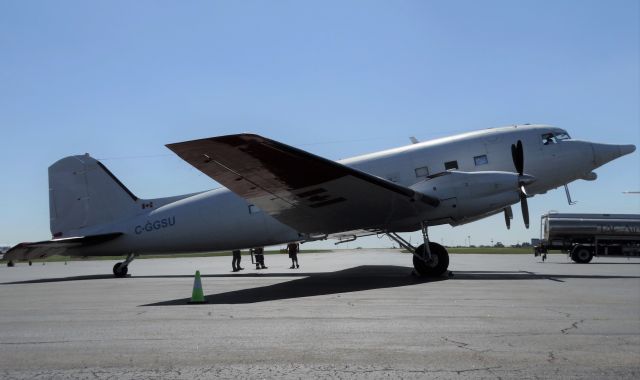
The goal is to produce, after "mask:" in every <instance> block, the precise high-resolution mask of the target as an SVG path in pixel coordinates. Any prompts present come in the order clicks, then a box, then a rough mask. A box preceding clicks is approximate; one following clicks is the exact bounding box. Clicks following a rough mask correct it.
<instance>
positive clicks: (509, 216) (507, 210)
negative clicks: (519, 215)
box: [504, 206, 513, 230]
mask: <svg viewBox="0 0 640 380" xmlns="http://www.w3.org/2000/svg"><path fill="white" fill-rule="evenodd" d="M511 219H513V211H511V206H508V207H505V208H504V222H505V224H506V225H507V229H508V230H509V229H511Z"/></svg>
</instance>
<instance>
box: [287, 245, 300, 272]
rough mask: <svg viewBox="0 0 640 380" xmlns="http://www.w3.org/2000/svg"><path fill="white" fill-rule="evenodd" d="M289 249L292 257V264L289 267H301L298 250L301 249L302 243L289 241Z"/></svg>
mask: <svg viewBox="0 0 640 380" xmlns="http://www.w3.org/2000/svg"><path fill="white" fill-rule="evenodd" d="M287 249H288V250H289V258H290V259H291V266H290V267H289V269H295V268H300V265H298V251H299V250H300V244H298V243H289V244H288V245H287Z"/></svg>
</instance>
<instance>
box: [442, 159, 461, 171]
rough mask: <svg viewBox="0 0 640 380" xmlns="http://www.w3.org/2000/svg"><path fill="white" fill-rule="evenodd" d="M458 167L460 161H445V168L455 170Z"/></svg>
mask: <svg viewBox="0 0 640 380" xmlns="http://www.w3.org/2000/svg"><path fill="white" fill-rule="evenodd" d="M457 168H458V161H447V162H445V163H444V170H454V169H457Z"/></svg>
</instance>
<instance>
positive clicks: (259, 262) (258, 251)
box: [253, 247, 267, 269]
mask: <svg viewBox="0 0 640 380" xmlns="http://www.w3.org/2000/svg"><path fill="white" fill-rule="evenodd" d="M253 252H254V255H255V257H256V269H267V267H266V266H265V265H264V248H263V247H258V248H254V249H253Z"/></svg>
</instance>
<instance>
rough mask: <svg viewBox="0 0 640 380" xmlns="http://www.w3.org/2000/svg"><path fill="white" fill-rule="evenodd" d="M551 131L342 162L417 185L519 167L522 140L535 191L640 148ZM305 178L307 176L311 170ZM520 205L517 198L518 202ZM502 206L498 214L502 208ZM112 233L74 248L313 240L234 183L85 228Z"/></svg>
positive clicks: (220, 246) (508, 132) (426, 145)
mask: <svg viewBox="0 0 640 380" xmlns="http://www.w3.org/2000/svg"><path fill="white" fill-rule="evenodd" d="M549 132H551V133H562V132H564V131H562V130H560V129H557V128H553V127H549V126H540V125H535V126H534V125H524V126H513V127H504V128H495V129H488V130H482V131H476V132H470V133H464V134H460V135H456V136H451V137H447V138H441V139H436V140H432V141H426V142H422V143H417V144H412V145H408V146H404V147H400V148H396V149H390V150H385V151H381V152H377V153H372V154H367V155H363V156H358V157H353V158H349V159H345V160H341V161H339V162H340V163H341V164H344V165H347V166H350V167H353V168H355V169H358V170H361V171H364V172H367V173H369V174H373V175H375V176H378V177H381V178H383V179H386V180H389V181H392V182H396V183H398V184H401V185H403V186H406V187H410V186H413V185H416V184H417V183H419V182H421V181H424V180H425V179H426V175H433V174H437V173H439V172H443V171H445V170H447V169H446V168H445V163H449V164H448V165H449V167H451V165H454V163H453V162H455V165H456V166H457V169H455V168H454V170H459V171H463V172H478V171H501V172H514V171H515V169H514V164H513V160H512V158H511V145H512V144H515V143H516V142H517V141H518V140H521V141H522V143H523V146H524V157H525V161H524V172H525V173H526V174H528V175H531V176H533V177H535V182H533V183H531V184H530V185H528V186H527V188H526V190H527V193H528V194H529V195H530V196H533V195H535V194H540V193H544V192H546V191H548V190H550V189H553V188H556V187H558V186H562V185H564V184H567V183H569V182H572V181H574V180H576V179H586V180H593V179H595V174H594V173H592V170H593V169H595V168H597V167H599V166H601V165H603V164H604V163H606V162H609V161H611V160H613V159H615V158H617V157H619V156H621V155H624V154H627V153H629V152H630V151H633V150H632V148H631V147H632V146H624V145H605V144H594V143H590V142H584V141H577V140H572V139H568V140H562V141H557V142H554V143H552V144H547V145H545V144H544V142H543V140H542V138H541V136H542V135H543V134H545V133H549ZM633 149H634V148H633ZM300 175H301V176H304V175H305V173H300ZM362 196H366V194H363V195H362ZM515 202H517V200H514V202H513V203H515ZM502 207H504V206H502ZM502 207H500V208H498V209H496V210H493V211H495V212H500V211H501V209H502ZM462 212H464V210H462ZM483 215H486V213H485V214H483ZM344 217H345V218H348V217H349V216H348V215H345V216H344ZM478 217H482V215H473V214H469V215H468V219H469V220H473V219H474V218H475V219H477V218H478ZM429 219H430V218H429V215H420V216H417V217H416V220H415V223H420V221H424V220H429ZM438 223H439V224H442V223H445V222H438ZM438 223H437V224H438ZM432 224H433V223H432ZM112 231H124V235H123V236H121V237H119V238H117V239H115V240H113V241H110V242H106V243H102V244H100V245H95V246H90V247H84V248H82V250H81V251H71V252H70V253H71V254H75V255H80V256H92V255H123V254H127V253H131V252H135V253H139V254H151V253H154V254H162V253H167V254H168V253H180V252H198V251H220V250H229V249H242V248H250V247H258V246H269V245H275V244H282V243H287V242H292V241H300V240H304V239H305V236H303V235H301V234H299V233H298V232H297V231H295V230H293V229H291V228H290V227H288V226H286V225H284V224H282V223H280V222H279V221H277V220H276V219H274V218H272V217H271V216H269V215H268V214H266V213H265V212H262V211H260V210H259V209H257V208H256V207H255V206H253V205H250V204H249V203H247V201H245V200H244V199H243V198H240V197H239V196H237V195H235V194H234V193H232V192H230V191H229V190H227V189H226V188H219V189H215V190H210V191H206V192H203V193H199V194H197V195H193V196H190V197H187V198H184V199H180V200H178V201H175V202H172V203H169V204H165V205H162V206H160V207H157V208H152V209H151V210H150V211H148V212H147V211H146V210H145V212H144V213H142V214H139V215H137V216H135V217H132V218H130V219H128V220H120V221H117V222H116V223H113V224H110V225H103V226H96V227H93V228H88V229H87V230H86V231H84V232H85V233H86V234H99V233H105V232H112Z"/></svg>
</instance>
